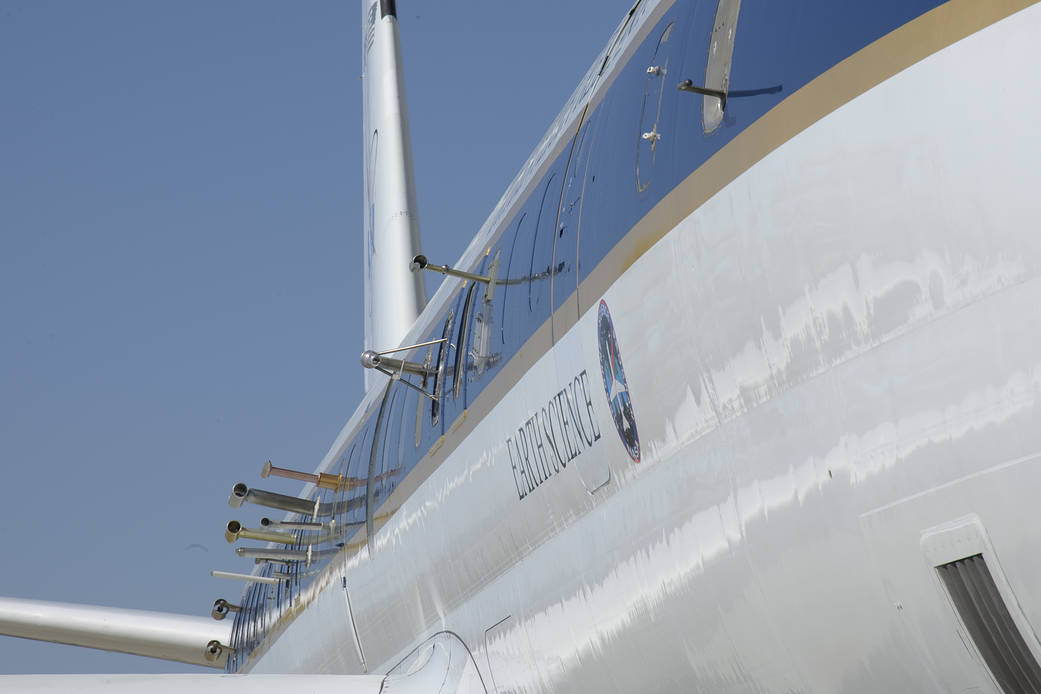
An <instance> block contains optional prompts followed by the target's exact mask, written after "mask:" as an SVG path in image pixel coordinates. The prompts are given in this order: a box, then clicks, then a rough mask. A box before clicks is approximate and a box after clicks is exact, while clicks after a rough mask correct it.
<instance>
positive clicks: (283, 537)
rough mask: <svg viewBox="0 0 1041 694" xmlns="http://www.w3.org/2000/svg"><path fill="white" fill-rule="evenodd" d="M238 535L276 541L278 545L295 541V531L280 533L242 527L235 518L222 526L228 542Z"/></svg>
mask: <svg viewBox="0 0 1041 694" xmlns="http://www.w3.org/2000/svg"><path fill="white" fill-rule="evenodd" d="M240 537H241V538H243V539H246V540H263V541H264V542H277V543H278V544H280V545H292V544H296V541H297V534H296V533H280V532H276V531H274V530H253V529H250V528H243V527H242V523H239V522H238V521H237V520H232V521H228V525H227V526H226V527H225V528H224V539H225V540H227V541H228V542H234V541H235V540H237V539H239V538H240Z"/></svg>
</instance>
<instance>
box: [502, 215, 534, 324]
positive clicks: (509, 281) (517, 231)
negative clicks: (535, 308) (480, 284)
mask: <svg viewBox="0 0 1041 694" xmlns="http://www.w3.org/2000/svg"><path fill="white" fill-rule="evenodd" d="M527 216H528V213H527V212H522V213H521V215H520V219H518V220H517V226H515V227H514V229H513V243H511V244H510V255H509V259H508V260H507V262H506V275H505V277H504V278H503V279H504V280H505V281H504V283H503V287H502V320H500V321H499V326H500V330H499V334H500V335H501V336H502V342H503V344H506V298H507V296H508V292H509V290H510V285H514V284H518V283H519V282H520V281H521V278H519V277H517V276H516V275H518V274H521V272H522V271H521V270H520V266H521V263H520V262H517V263H516V264H515V263H514V262H513V260H514V256H515V255H516V250H517V239H518V238H519V237H520V235H521V227H522V226H523V225H524V220H525V219H526V218H527Z"/></svg>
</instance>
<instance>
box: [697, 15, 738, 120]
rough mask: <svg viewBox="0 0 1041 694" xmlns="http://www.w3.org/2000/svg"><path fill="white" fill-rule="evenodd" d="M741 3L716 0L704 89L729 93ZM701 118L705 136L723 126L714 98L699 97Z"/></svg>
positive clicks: (717, 103)
mask: <svg viewBox="0 0 1041 694" xmlns="http://www.w3.org/2000/svg"><path fill="white" fill-rule="evenodd" d="M740 11H741V0H719V4H718V5H717V6H716V18H715V20H714V21H713V22H712V38H711V39H710V40H709V44H708V62H707V64H706V65H705V87H707V88H708V89H717V90H719V91H721V92H727V91H728V90H729V89H730V63H731V60H732V58H733V55H734V36H735V34H736V33H737V16H738V14H739V13H740ZM701 98H702V105H701V117H702V121H703V124H704V128H705V133H706V134H708V133H710V132H712V131H714V130H715V129H716V128H718V127H719V125H720V124H721V123H722V122H723V102H722V101H721V100H720V99H719V98H717V97H714V96H703V97H701Z"/></svg>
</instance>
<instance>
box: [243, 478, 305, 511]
mask: <svg viewBox="0 0 1041 694" xmlns="http://www.w3.org/2000/svg"><path fill="white" fill-rule="evenodd" d="M244 501H245V502H248V503H251V504H257V505H259V506H267V507H269V508H277V509H280V510H282V511H289V512H290V513H299V514H300V515H302V516H310V515H311V514H313V513H314V510H315V503H314V502H313V501H311V500H310V499H301V498H300V497H296V496H289V495H287V494H276V493H275V492H265V491H263V490H261V489H250V488H249V487H248V486H247V485H246V484H244V483H242V482H239V483H238V484H236V485H235V486H234V487H232V490H231V496H230V497H228V505H229V506H231V507H232V508H238V507H239V506H242V502H244Z"/></svg>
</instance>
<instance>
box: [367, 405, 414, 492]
mask: <svg viewBox="0 0 1041 694" xmlns="http://www.w3.org/2000/svg"><path fill="white" fill-rule="evenodd" d="M408 392H409V391H407V390H406V389H405V388H403V387H400V386H399V387H395V388H391V390H390V392H389V393H388V396H387V397H389V398H390V404H389V406H388V407H387V411H386V412H385V413H384V414H383V415H381V418H382V419H383V423H382V424H381V426H380V439H381V441H380V442H379V458H378V459H377V460H376V464H375V465H374V466H373V468H372V474H373V477H372V486H373V489H372V506H371V508H372V509H373V511H374V510H375V509H378V508H379V507H380V504H381V503H382V502H383V501H384V500H385V499H386V498H387V497H388V496H390V492H391V491H392V490H393V489H394V487H395V486H396V484H397V477H398V476H399V475H400V473H401V471H402V457H403V456H402V450H401V425H402V410H403V409H404V404H405V398H406V393H408Z"/></svg>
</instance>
